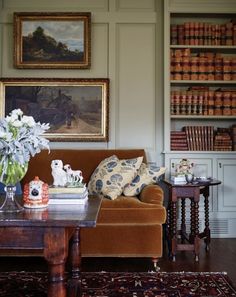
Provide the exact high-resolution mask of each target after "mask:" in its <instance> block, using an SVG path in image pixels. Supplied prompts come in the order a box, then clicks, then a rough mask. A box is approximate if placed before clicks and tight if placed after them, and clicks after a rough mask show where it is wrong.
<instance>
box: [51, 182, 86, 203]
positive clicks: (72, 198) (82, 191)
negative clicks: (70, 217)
mask: <svg viewBox="0 0 236 297" xmlns="http://www.w3.org/2000/svg"><path fill="white" fill-rule="evenodd" d="M48 194H49V205H52V204H80V205H83V204H85V203H86V202H87V200H88V191H87V188H86V187H85V186H84V187H49V189H48Z"/></svg>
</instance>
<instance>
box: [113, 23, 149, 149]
mask: <svg viewBox="0 0 236 297" xmlns="http://www.w3.org/2000/svg"><path fill="white" fill-rule="evenodd" d="M117 48H118V53H117V71H118V75H119V79H118V89H119V92H118V96H117V99H118V101H119V106H118V107H119V110H118V114H117V116H118V121H117V122H118V141H117V144H118V146H119V147H124V146H128V147H144V148H150V147H153V146H154V144H155V26H154V25H151V24H120V25H118V28H117Z"/></svg>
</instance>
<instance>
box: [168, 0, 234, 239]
mask: <svg viewBox="0 0 236 297" xmlns="http://www.w3.org/2000/svg"><path fill="white" fill-rule="evenodd" d="M164 42H165V44H164V47H165V50H164V53H165V59H164V71H165V74H164V75H165V79H164V89H165V90H164V93H165V95H164V101H165V150H164V155H165V164H166V166H167V168H168V171H169V174H171V172H172V173H173V171H174V169H175V165H176V163H178V162H179V160H180V159H181V158H183V157H187V158H189V159H191V160H192V161H194V162H195V171H196V174H197V175H206V176H212V177H215V178H221V179H223V182H224V184H223V185H221V186H220V187H218V189H219V190H218V189H217V190H216V195H217V199H216V197H214V198H213V196H212V201H211V207H212V209H211V211H212V216H213V217H215V215H216V216H218V217H223V218H226V220H228V219H229V216H228V214H229V213H227V209H228V211H230V209H231V210H232V209H235V210H236V201H235V199H234V200H233V198H232V197H233V196H232V193H233V192H234V193H235V191H236V186H235V185H233V184H234V183H231V184H229V182H230V180H231V175H232V174H234V175H236V166H235V159H236V2H235V1H230V0H222V1H220V0H218V1H212V0H206V1H197V0H196V1H194V0H190V1H187V0H168V1H165V32H164ZM224 160H225V161H226V160H227V162H224ZM228 160H231V161H232V162H231V166H229V162H228ZM167 175H168V173H167ZM226 185H227V187H226ZM214 191H215V190H214ZM222 205H224V208H222ZM225 205H227V207H228V208H227V207H226V208H225ZM221 210H222V211H224V212H225V213H227V214H226V215H222V212H221ZM232 218H233V219H232ZM231 219H232V220H234V223H235V228H236V213H235V212H234V213H233V214H232V215H231ZM227 223H229V221H227ZM230 224H231V223H230ZM230 224H229V225H228V227H229V226H231V225H230ZM235 228H234V229H235ZM219 232H220V233H221V232H222V231H219ZM226 233H227V236H231V235H230V234H231V233H233V234H234V235H233V236H236V231H234V230H233V229H232V230H231V228H230V227H229V230H227V232H226ZM221 235H222V234H221ZM216 236H217V235H216Z"/></svg>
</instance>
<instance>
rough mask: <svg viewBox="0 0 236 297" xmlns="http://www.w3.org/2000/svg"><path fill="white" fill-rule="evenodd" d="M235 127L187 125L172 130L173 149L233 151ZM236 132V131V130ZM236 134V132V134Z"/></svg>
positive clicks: (171, 142) (171, 141)
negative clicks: (215, 127)
mask: <svg viewBox="0 0 236 297" xmlns="http://www.w3.org/2000/svg"><path fill="white" fill-rule="evenodd" d="M233 129H234V128H232V129H230V128H217V129H216V131H214V127H213V126H185V127H183V130H182V131H171V135H170V144H171V150H172V151H232V150H235V146H234V145H233V143H234V140H235V138H234V137H235V136H233V135H234V134H232V133H233V132H232V130H233ZM235 130H236V127H235ZM235 132H236V131H235ZM235 135H236V134H235Z"/></svg>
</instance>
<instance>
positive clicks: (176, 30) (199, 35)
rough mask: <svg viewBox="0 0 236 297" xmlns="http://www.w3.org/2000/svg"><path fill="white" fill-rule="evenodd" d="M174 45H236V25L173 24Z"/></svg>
mask: <svg viewBox="0 0 236 297" xmlns="http://www.w3.org/2000/svg"><path fill="white" fill-rule="evenodd" d="M170 43H171V44H172V45H236V23H235V21H230V22H227V23H226V24H213V23H207V22H185V23H183V24H171V26H170Z"/></svg>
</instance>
